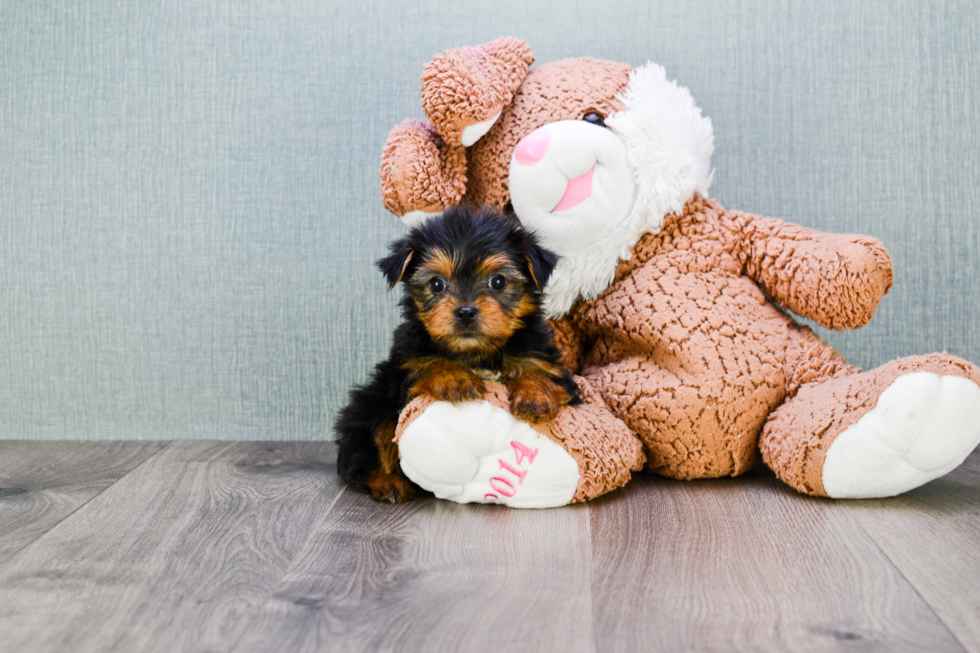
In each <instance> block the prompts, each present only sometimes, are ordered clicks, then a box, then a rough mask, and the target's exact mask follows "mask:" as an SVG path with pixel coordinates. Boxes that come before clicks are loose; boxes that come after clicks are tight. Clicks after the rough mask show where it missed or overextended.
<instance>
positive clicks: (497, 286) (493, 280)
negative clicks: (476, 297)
mask: <svg viewBox="0 0 980 653" xmlns="http://www.w3.org/2000/svg"><path fill="white" fill-rule="evenodd" d="M506 287H507V279H504V277H503V275H500V274H495V275H493V276H492V277H490V289H491V290H503V289H504V288H506Z"/></svg>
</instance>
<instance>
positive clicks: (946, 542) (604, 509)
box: [0, 442, 980, 653]
mask: <svg viewBox="0 0 980 653" xmlns="http://www.w3.org/2000/svg"><path fill="white" fill-rule="evenodd" d="M376 650H377V651H388V650H400V651H423V652H440V651H493V652H495V653H503V652H506V651H535V652H537V651H562V652H574V651H736V650H738V651H743V650H744V651H770V650H771V651H811V650H812V651H824V650H826V651H834V650H857V651H906V650H909V651H911V650H915V651H974V652H980V455H978V454H974V455H973V456H972V457H971V458H970V459H968V460H967V462H966V463H965V464H964V465H963V466H962V467H960V468H959V469H958V470H956V471H955V472H954V473H952V474H950V475H949V476H947V477H945V478H943V479H940V480H938V481H935V482H933V483H930V484H929V485H927V486H925V487H923V488H920V489H919V490H917V491H914V492H911V493H909V494H907V495H905V496H903V497H900V498H897V499H889V500H884V501H859V502H850V503H844V502H837V503H835V502H831V501H826V500H819V499H812V498H807V497H802V496H799V495H797V494H795V493H794V492H792V491H790V490H788V489H787V488H786V487H785V486H783V485H781V484H779V483H778V482H777V481H776V480H775V479H774V478H773V477H772V476H771V475H769V474H768V473H766V472H762V471H760V472H757V473H754V474H752V475H749V476H746V477H742V478H739V479H728V480H720V481H711V482H696V483H684V482H675V481H668V480H665V479H660V478H654V477H650V476H641V477H640V478H638V479H636V480H634V481H633V482H632V483H631V484H630V485H629V486H628V487H627V488H626V489H625V490H624V491H620V492H617V493H614V494H612V495H610V496H607V497H605V498H603V499H601V500H599V501H596V502H594V503H591V504H588V505H582V506H573V507H569V508H562V509H557V510H544V511H517V510H507V509H505V508H500V507H494V506H459V505H455V504H450V503H446V502H441V501H435V500H432V499H427V500H422V501H416V502H413V503H409V504H405V505H400V506H391V505H381V504H377V503H374V502H372V501H371V500H370V499H368V498H367V497H365V496H364V495H363V494H360V493H358V492H355V491H353V490H351V489H349V488H345V487H343V485H342V484H341V483H340V482H338V480H337V478H336V475H335V469H334V448H333V445H331V444H329V443H274V444H272V443H268V444H267V443H214V442H212V443H203V442H180V443H177V442H175V443H169V444H166V443H145V442H142V443H137V442H117V443H108V442H103V443H92V442H88V443H64V442H56V443H38V442H33V443H26V442H0V651H3V652H6V651H11V652H17V653H26V652H30V651H58V652H59V653H60V652H71V653H84V652H86V651H123V652H127V653H128V652H136V651H168V652H169V651H208V652H212V653H216V652H224V651H236V652H237V651H263V652H266V651H288V652H290V653H293V652H300V651H331V652H334V651H376Z"/></svg>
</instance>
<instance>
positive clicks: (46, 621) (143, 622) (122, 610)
mask: <svg viewBox="0 0 980 653" xmlns="http://www.w3.org/2000/svg"><path fill="white" fill-rule="evenodd" d="M334 457H335V449H334V446H333V445H332V444H330V443H295V444H288V443H278V444H266V443H239V444H228V443H173V444H171V445H170V446H169V447H168V448H167V449H165V450H163V451H161V452H160V453H159V454H158V455H156V456H154V457H152V458H150V459H149V460H147V461H146V462H145V463H144V464H142V465H141V466H140V467H139V468H137V469H136V470H134V471H133V472H132V473H130V474H129V475H127V476H126V477H124V478H123V479H122V480H120V481H119V482H117V483H116V484H115V485H113V486H112V487H110V488H109V489H108V490H106V491H105V492H103V493H102V494H101V495H100V496H98V497H96V498H95V499H93V500H92V501H90V502H89V503H88V504H86V505H85V506H84V507H82V508H81V509H79V510H78V511H76V512H75V513H74V514H72V515H71V516H70V517H69V518H67V519H65V520H64V521H62V522H61V523H60V524H58V525H57V526H55V527H54V528H52V529H51V530H49V531H48V532H47V533H46V534H44V535H43V536H41V537H40V538H39V539H37V540H36V541H35V542H34V543H33V544H31V545H30V546H28V547H26V548H25V549H23V550H21V551H20V552H19V553H18V554H17V555H15V556H13V557H12V558H10V559H8V560H7V562H6V563H5V564H3V565H0V632H2V633H3V637H0V651H12V652H13V651H16V652H18V653H22V652H25V651H72V652H73V653H83V652H85V651H125V652H131V651H223V650H227V649H228V647H229V646H230V645H231V643H233V642H234V641H235V640H236V639H237V637H238V636H239V634H240V633H241V632H242V630H243V629H244V628H245V626H246V625H247V624H248V622H249V620H250V618H251V617H252V615H253V613H254V611H255V610H257V609H258V607H259V606H260V605H261V604H262V602H263V601H264V600H265V599H266V598H267V597H268V595H269V593H270V592H271V591H272V590H273V588H274V587H275V586H276V583H277V582H278V581H279V579H280V578H281V576H282V574H283V573H284V572H285V570H286V569H287V567H288V565H289V562H290V561H291V560H292V559H293V558H294V557H295V556H296V554H297V553H298V552H299V551H300V550H301V549H302V547H303V544H304V543H305V542H306V541H307V538H308V536H309V534H310V532H311V531H312V529H313V528H314V526H315V525H316V524H317V523H318V522H319V521H320V520H321V519H322V517H323V516H324V514H326V512H327V511H328V508H329V506H330V505H331V504H332V502H333V499H334V498H335V496H336V495H337V494H338V493H339V492H340V491H341V485H340V483H339V482H338V480H337V478H336V474H335V471H334V463H333V461H334Z"/></svg>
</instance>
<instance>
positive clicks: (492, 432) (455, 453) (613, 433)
mask: <svg viewBox="0 0 980 653" xmlns="http://www.w3.org/2000/svg"><path fill="white" fill-rule="evenodd" d="M487 385H488V388H487V390H488V393H487V396H486V398H485V400H483V401H473V402H465V403H460V404H456V405H453V404H451V403H448V402H442V401H433V400H432V399H430V398H428V397H418V398H416V399H415V400H413V401H412V402H411V403H410V404H409V405H408V406H407V407H406V408H405V410H403V411H402V416H401V419H400V420H399V425H398V429H397V435H396V437H397V442H398V448H399V452H400V455H401V467H402V471H404V473H405V475H406V476H408V478H410V479H411V480H412V481H414V482H415V483H416V484H418V485H419V486H420V487H422V488H423V489H426V490H428V491H430V492H432V493H433V494H435V495H436V496H437V497H439V498H441V499H449V500H451V501H456V502H458V503H499V504H503V505H507V506H511V507H514V508H550V507H556V506H563V505H566V504H568V503H575V502H578V501H585V500H588V499H591V498H594V497H596V496H599V495H600V494H604V493H605V492H608V491H610V490H613V489H615V488H618V487H620V486H622V485H623V484H625V483H626V482H627V481H628V480H629V479H630V475H631V472H632V471H638V470H639V469H640V468H641V467H642V464H643V452H642V446H641V444H640V442H639V441H638V440H637V439H636V438H635V437H633V435H632V434H631V433H630V432H629V430H628V429H627V428H626V426H625V425H624V424H623V423H622V422H620V421H619V420H617V419H616V418H615V417H613V416H612V415H611V414H610V413H609V411H608V409H607V408H606V407H605V405H604V404H603V403H602V400H601V398H600V397H598V395H596V394H595V393H594V392H593V391H592V390H591V389H589V388H585V387H583V384H582V383H581V382H580V384H579V385H580V387H581V388H582V392H583V399H584V402H583V403H582V404H580V405H577V406H565V407H564V408H562V410H561V411H560V412H559V414H558V417H556V418H555V419H554V420H553V421H552V422H550V423H545V424H540V425H538V424H536V425H534V426H532V425H530V424H528V423H525V422H522V421H520V420H518V419H517V418H515V417H514V416H513V415H511V414H510V412H509V409H508V399H507V389H506V387H505V386H503V385H502V384H499V383H490V384H487Z"/></svg>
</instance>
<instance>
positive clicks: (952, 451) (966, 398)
mask: <svg viewBox="0 0 980 653" xmlns="http://www.w3.org/2000/svg"><path fill="white" fill-rule="evenodd" d="M978 442H980V387H977V384H975V383H973V382H972V381H970V380H969V379H964V378H962V377H959V376H938V375H936V374H932V373H930V372H915V373H913V374H906V375H905V376H902V377H900V378H898V379H897V380H896V381H895V382H894V383H892V384H891V385H890V386H888V388H887V389H886V390H885V391H884V392H883V393H881V396H880V397H879V398H878V403H877V405H876V406H875V407H874V408H873V409H871V410H870V411H868V412H867V413H866V414H865V415H864V416H863V417H861V419H859V420H858V421H857V422H855V423H854V424H852V425H851V426H849V427H848V428H847V429H845V430H844V432H842V433H841V434H840V435H838V436H837V439H836V440H834V441H833V442H832V443H831V445H830V448H829V449H828V450H827V456H826V458H825V459H824V464H823V486H824V490H826V491H827V494H828V495H829V496H831V497H834V498H839V499H867V498H874V497H890V496H894V495H896V494H901V493H902V492H907V491H908V490H911V489H913V488H917V487H919V486H920V485H922V484H924V483H927V482H929V481H931V480H933V479H935V478H939V477H940V476H943V475H944V474H947V473H949V472H950V471H952V470H953V469H954V468H956V467H957V466H958V465H959V464H960V463H962V462H963V459H964V458H966V457H967V456H968V455H969V454H970V452H971V451H973V449H974V448H975V447H976V446H977V443H978Z"/></svg>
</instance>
